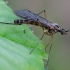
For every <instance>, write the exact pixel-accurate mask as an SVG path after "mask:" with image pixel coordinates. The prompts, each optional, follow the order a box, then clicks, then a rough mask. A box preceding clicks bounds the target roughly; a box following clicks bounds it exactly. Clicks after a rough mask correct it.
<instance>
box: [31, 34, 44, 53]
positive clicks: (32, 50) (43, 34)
mask: <svg viewBox="0 0 70 70" xmlns="http://www.w3.org/2000/svg"><path fill="white" fill-rule="evenodd" d="M43 36H44V33H43V35H42V37H41V38H40V40H42V38H43ZM40 40H39V41H38V42H37V44H36V45H35V47H34V48H33V49H32V50H31V52H30V54H31V53H32V52H33V51H34V49H35V48H36V46H37V45H38V44H39V42H40Z"/></svg>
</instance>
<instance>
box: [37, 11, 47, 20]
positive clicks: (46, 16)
mask: <svg viewBox="0 0 70 70" xmlns="http://www.w3.org/2000/svg"><path fill="white" fill-rule="evenodd" d="M43 12H44V16H45V19H46V18H47V16H46V11H45V10H43V11H41V12H40V13H38V15H39V14H41V13H43Z"/></svg>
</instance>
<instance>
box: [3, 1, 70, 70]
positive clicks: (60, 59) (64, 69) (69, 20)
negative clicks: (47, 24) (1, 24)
mask: <svg viewBox="0 0 70 70" xmlns="http://www.w3.org/2000/svg"><path fill="white" fill-rule="evenodd" d="M4 1H8V5H9V6H10V8H11V9H12V10H22V9H28V10H30V11H32V12H34V13H39V12H41V11H42V10H46V14H47V19H48V20H50V21H52V22H54V23H58V24H59V25H60V26H61V27H62V28H65V29H70V0H4ZM41 16H42V17H44V14H43V13H42V14H41ZM32 28H33V30H34V34H35V35H36V36H37V37H39V38H40V37H41V35H42V32H43V31H42V29H41V28H40V27H37V26H32ZM49 40H50V37H49V36H47V35H45V36H44V38H43V40H42V42H43V43H44V45H45V46H46V44H47V43H48V41H49ZM48 49H49V47H48V48H47V52H48ZM49 69H50V70H70V33H68V34H67V35H65V36H63V35H61V34H59V33H57V34H55V35H54V41H53V48H52V50H51V53H50V61H49Z"/></svg>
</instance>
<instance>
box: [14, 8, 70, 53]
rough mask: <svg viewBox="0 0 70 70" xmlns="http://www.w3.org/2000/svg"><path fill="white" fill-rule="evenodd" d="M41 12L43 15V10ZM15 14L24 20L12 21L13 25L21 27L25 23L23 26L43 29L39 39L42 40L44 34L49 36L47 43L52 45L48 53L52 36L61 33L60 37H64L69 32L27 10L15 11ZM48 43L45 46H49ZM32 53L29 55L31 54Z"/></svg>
mask: <svg viewBox="0 0 70 70" xmlns="http://www.w3.org/2000/svg"><path fill="white" fill-rule="evenodd" d="M42 12H44V14H45V10H44V11H42ZM42 12H40V13H39V14H41V13H42ZM15 14H16V15H17V16H19V17H21V18H24V20H23V19H17V20H14V24H16V25H21V24H24V23H25V24H31V25H36V26H40V27H41V28H42V29H43V35H42V37H41V39H42V38H43V36H44V34H46V35H49V36H51V40H50V41H49V43H50V42H52V43H51V46H50V49H49V53H50V50H51V47H52V44H53V35H54V34H55V33H58V32H59V33H61V35H66V34H67V32H69V30H65V29H61V27H60V26H59V25H58V24H57V23H52V22H50V21H49V20H47V19H46V18H43V17H41V16H39V14H35V13H33V12H31V11H29V10H27V9H25V10H17V11H15ZM45 17H46V15H45ZM41 39H40V40H41ZM49 43H48V44H47V46H48V45H49ZM37 45H38V43H37ZM37 45H36V46H37ZM36 46H35V47H36ZM47 46H46V47H45V51H46V48H47ZM35 47H34V48H33V50H34V49H35ZM33 50H32V51H33ZM32 51H31V52H30V53H32Z"/></svg>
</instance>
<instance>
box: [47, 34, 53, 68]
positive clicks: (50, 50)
mask: <svg viewBox="0 0 70 70" xmlns="http://www.w3.org/2000/svg"><path fill="white" fill-rule="evenodd" d="M50 41H51V46H50V49H49V52H48V60H47V64H46V66H47V67H48V63H49V55H50V51H51V48H52V45H53V35H52V36H51V40H50Z"/></svg>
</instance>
